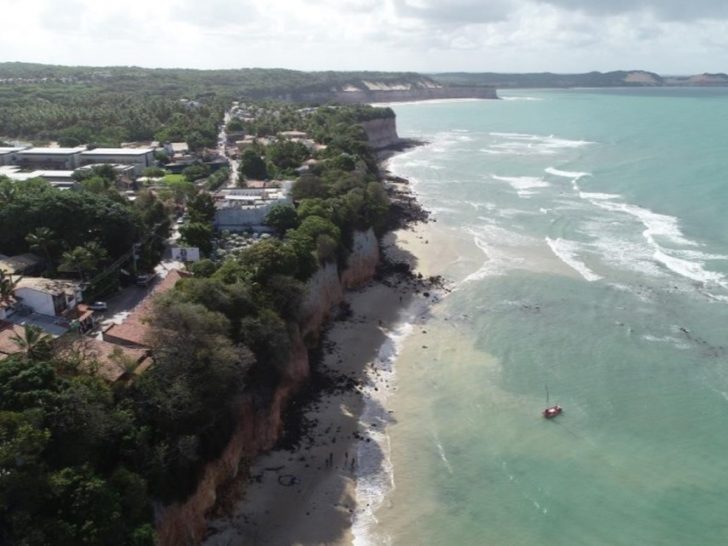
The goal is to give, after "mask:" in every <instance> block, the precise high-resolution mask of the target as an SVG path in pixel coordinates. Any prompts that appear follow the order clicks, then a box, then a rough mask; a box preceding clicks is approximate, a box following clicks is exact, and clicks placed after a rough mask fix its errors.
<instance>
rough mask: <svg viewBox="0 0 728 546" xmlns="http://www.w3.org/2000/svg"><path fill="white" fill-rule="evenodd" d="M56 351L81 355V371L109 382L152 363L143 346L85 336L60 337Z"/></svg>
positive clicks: (128, 375)
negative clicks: (82, 363) (133, 347)
mask: <svg viewBox="0 0 728 546" xmlns="http://www.w3.org/2000/svg"><path fill="white" fill-rule="evenodd" d="M0 350H2V349H1V348H0ZM55 352H56V355H58V356H59V357H61V358H64V357H67V358H73V357H77V356H81V357H83V362H84V365H85V366H84V367H85V368H86V369H84V371H86V372H87V373H94V374H96V375H98V376H99V377H101V378H102V379H104V380H106V381H108V382H109V383H116V382H117V381H123V380H126V379H131V378H132V377H133V376H134V375H138V374H139V373H141V372H142V371H144V370H146V368H148V367H149V365H150V364H151V360H150V359H149V351H148V350H146V349H131V348H127V347H120V346H119V345H114V344H113V343H108V342H106V341H103V340H100V339H96V338H93V337H88V336H77V335H70V336H69V335H67V336H62V337H60V338H58V340H57V341H56V343H55ZM1 356H2V355H1V354H0V357H1Z"/></svg>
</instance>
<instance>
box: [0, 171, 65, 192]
mask: <svg viewBox="0 0 728 546" xmlns="http://www.w3.org/2000/svg"><path fill="white" fill-rule="evenodd" d="M73 173H74V171H37V170H33V171H23V170H21V169H20V167H17V166H10V165H5V166H0V176H7V177H8V178H9V179H10V180H13V181H14V182H25V181H26V180H31V179H32V178H42V179H44V180H45V181H46V182H48V183H49V184H50V185H51V186H53V187H54V188H58V189H61V190H66V189H72V188H75V187H76V186H77V182H76V181H75V180H74V179H73Z"/></svg>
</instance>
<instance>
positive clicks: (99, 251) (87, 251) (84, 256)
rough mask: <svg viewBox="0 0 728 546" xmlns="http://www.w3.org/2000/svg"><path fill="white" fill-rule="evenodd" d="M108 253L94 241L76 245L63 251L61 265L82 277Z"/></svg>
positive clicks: (93, 268) (94, 267) (95, 266)
mask: <svg viewBox="0 0 728 546" xmlns="http://www.w3.org/2000/svg"><path fill="white" fill-rule="evenodd" d="M107 256H108V254H107V252H106V250H105V249H104V248H103V247H102V246H101V245H99V244H98V243H97V242H96V241H92V242H90V243H86V244H85V245H83V246H77V247H76V248H74V249H73V250H70V251H67V252H64V253H63V256H62V259H61V267H63V268H66V269H70V270H72V271H76V272H77V273H78V275H79V277H81V280H83V279H84V277H85V275H84V274H85V273H86V272H88V271H93V270H95V269H96V268H97V267H98V265H99V262H101V261H103V260H105V259H106V258H107Z"/></svg>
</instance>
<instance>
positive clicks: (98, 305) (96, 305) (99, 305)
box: [88, 301, 109, 311]
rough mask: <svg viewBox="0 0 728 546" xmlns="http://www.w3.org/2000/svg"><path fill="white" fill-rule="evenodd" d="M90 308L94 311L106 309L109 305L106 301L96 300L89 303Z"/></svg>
mask: <svg viewBox="0 0 728 546" xmlns="http://www.w3.org/2000/svg"><path fill="white" fill-rule="evenodd" d="M88 308H89V309H91V310H92V311H106V310H107V309H108V308H109V307H108V305H106V302H105V301H95V302H93V303H89V305H88Z"/></svg>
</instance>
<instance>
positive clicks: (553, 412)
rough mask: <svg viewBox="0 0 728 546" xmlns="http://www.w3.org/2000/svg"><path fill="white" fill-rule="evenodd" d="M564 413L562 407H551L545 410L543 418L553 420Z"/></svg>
mask: <svg viewBox="0 0 728 546" xmlns="http://www.w3.org/2000/svg"><path fill="white" fill-rule="evenodd" d="M563 411H564V410H563V409H562V408H561V406H559V405H558V404H556V405H555V406H551V407H548V408H546V409H545V410H543V416H544V417H545V418H546V419H553V418H554V417H556V416H558V415H561V412H563Z"/></svg>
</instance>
